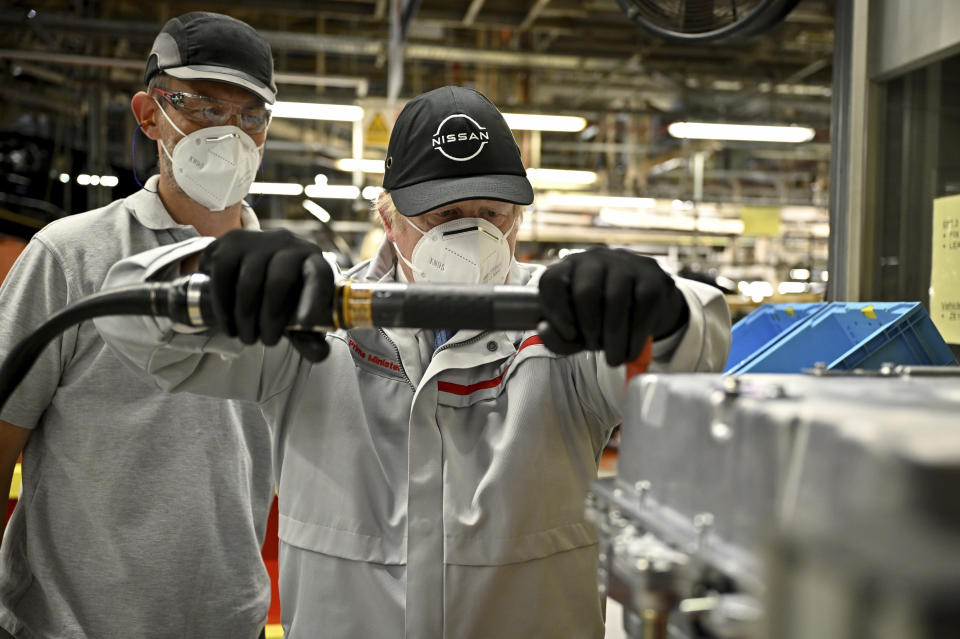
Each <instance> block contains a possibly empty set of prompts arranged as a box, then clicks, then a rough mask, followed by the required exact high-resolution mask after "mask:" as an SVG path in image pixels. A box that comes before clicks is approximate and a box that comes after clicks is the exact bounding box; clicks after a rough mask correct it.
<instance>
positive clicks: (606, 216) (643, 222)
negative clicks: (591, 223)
mask: <svg viewBox="0 0 960 639" xmlns="http://www.w3.org/2000/svg"><path fill="white" fill-rule="evenodd" d="M597 221H598V222H601V223H602V224H608V225H610V226H625V227H628V228H638V229H669V230H674V231H692V230H693V229H694V223H693V218H692V217H688V216H686V215H651V214H649V213H646V212H642V211H638V210H636V209H634V210H630V209H623V208H607V207H603V208H601V209H600V211H599V212H598V213H597Z"/></svg>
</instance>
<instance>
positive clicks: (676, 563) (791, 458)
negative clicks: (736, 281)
mask: <svg viewBox="0 0 960 639" xmlns="http://www.w3.org/2000/svg"><path fill="white" fill-rule="evenodd" d="M957 371H958V369H957V368H956V367H928V368H921V367H913V368H909V367H904V366H892V365H888V366H884V367H883V368H882V369H881V370H880V371H874V372H870V373H866V372H862V371H860V372H854V373H845V374H836V373H833V372H830V371H827V370H825V369H822V368H821V369H817V370H813V371H809V372H808V373H807V374H791V375H775V374H766V375H764V374H756V375H744V376H741V377H724V376H721V375H711V374H679V375H652V374H651V375H641V376H637V377H635V378H633V380H632V381H631V383H630V386H629V389H628V398H627V403H626V406H625V418H624V423H623V427H622V434H621V442H620V453H619V462H618V472H617V475H616V477H610V478H606V479H601V480H599V481H598V482H596V483H595V484H594V486H593V489H592V491H591V493H590V494H589V496H588V499H587V504H586V510H587V516H588V518H589V519H590V520H591V521H592V522H594V524H595V525H596V526H597V529H598V531H599V537H600V563H599V570H598V574H597V577H598V584H599V587H600V590H601V593H605V594H606V595H608V596H609V597H611V598H613V599H614V600H616V601H618V602H620V603H621V604H622V605H623V608H624V628H625V630H626V632H627V635H628V636H629V637H631V638H642V639H663V638H666V637H671V638H673V637H678V638H692V637H705V638H722V639H741V638H743V639H934V638H936V639H941V638H943V639H946V638H948V637H949V638H951V639H954V638H956V637H960V376H958V375H957Z"/></svg>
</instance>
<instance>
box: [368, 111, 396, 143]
mask: <svg viewBox="0 0 960 639" xmlns="http://www.w3.org/2000/svg"><path fill="white" fill-rule="evenodd" d="M363 142H364V144H366V145H367V146H383V147H385V146H387V143H388V142H390V128H389V127H388V126H387V121H386V120H384V119H383V115H381V114H379V113H377V114H374V116H373V119H372V120H371V121H370V126H368V127H367V130H366V133H364V139H363Z"/></svg>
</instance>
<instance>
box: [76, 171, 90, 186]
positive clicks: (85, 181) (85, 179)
mask: <svg viewBox="0 0 960 639" xmlns="http://www.w3.org/2000/svg"><path fill="white" fill-rule="evenodd" d="M77 184H79V185H80V186H87V185H89V184H90V176H89V175H87V174H86V173H81V174H80V175H78V176H77Z"/></svg>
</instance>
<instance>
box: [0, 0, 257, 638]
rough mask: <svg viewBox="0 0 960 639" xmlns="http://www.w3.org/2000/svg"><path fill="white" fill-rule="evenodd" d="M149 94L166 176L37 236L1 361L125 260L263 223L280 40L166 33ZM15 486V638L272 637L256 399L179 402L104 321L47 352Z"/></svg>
mask: <svg viewBox="0 0 960 639" xmlns="http://www.w3.org/2000/svg"><path fill="white" fill-rule="evenodd" d="M144 81H145V83H146V84H147V90H146V91H141V92H139V93H137V94H136V95H134V96H133V99H132V108H133V113H134V115H135V116H136V119H137V122H138V124H139V125H140V128H141V130H142V131H143V133H144V134H145V135H146V136H147V138H149V139H151V140H156V143H157V149H158V153H159V157H160V163H159V164H160V174H159V176H154V177H151V178H150V179H149V180H147V181H146V184H145V185H144V188H143V190H141V191H139V192H137V193H135V194H133V195H131V196H130V197H127V198H125V199H122V200H117V201H115V202H113V203H111V204H109V205H107V206H106V207H104V208H101V209H97V210H94V211H89V212H86V213H82V214H79V215H71V216H69V217H67V218H65V219H63V220H60V221H57V222H54V223H52V224H50V225H48V226H46V227H45V228H44V229H42V230H41V231H39V232H38V233H37V234H36V235H35V236H34V237H33V240H32V241H31V242H30V244H29V245H28V246H27V248H26V249H25V250H24V252H23V254H22V255H21V256H20V258H19V259H18V261H17V263H16V264H15V265H14V267H13V269H12V270H11V271H10V274H9V276H8V277H7V279H6V281H5V282H4V284H3V287H2V288H0V359H2V358H3V357H5V356H6V354H7V353H8V352H9V351H10V349H11V348H12V347H13V345H14V344H16V343H17V342H18V341H19V340H20V339H22V338H23V337H24V336H25V335H27V334H28V333H30V332H31V331H33V330H34V329H35V328H37V327H38V326H39V325H40V324H41V323H42V322H43V321H44V320H46V319H47V318H48V317H49V316H50V315H52V314H53V313H54V312H56V311H59V310H60V309H61V308H63V307H65V306H67V305H68V304H70V303H72V302H73V301H75V300H77V299H79V298H82V297H85V296H87V295H89V294H92V293H94V292H96V291H97V290H99V288H100V284H101V281H102V280H103V278H104V276H105V275H106V272H107V269H108V268H109V267H110V266H111V265H112V264H113V263H115V262H116V261H117V260H119V259H121V258H123V257H125V256H128V255H132V254H134V253H138V252H140V251H144V250H147V249H150V248H153V247H157V246H163V245H168V244H172V243H174V242H177V241H179V240H184V239H188V238H193V237H199V236H201V235H204V236H219V235H221V234H223V233H224V232H226V231H228V230H230V229H239V228H246V229H257V228H259V225H258V223H257V218H256V216H255V215H254V213H253V211H252V210H251V209H250V208H249V207H248V206H246V205H245V204H244V203H243V202H242V198H243V196H245V195H246V194H247V190H248V189H249V187H250V183H251V182H252V180H253V178H254V176H255V174H256V171H257V168H258V166H259V164H260V152H261V149H262V148H263V143H264V139H265V137H266V128H267V124H268V122H269V112H268V111H267V109H266V107H265V104H266V103H272V102H274V100H275V94H276V86H275V84H274V81H273V58H272V55H271V51H270V46H269V45H268V44H267V43H266V41H264V40H263V38H262V37H260V36H259V35H258V34H257V32H256V31H255V30H254V29H253V28H251V27H250V26H249V25H247V24H246V23H244V22H241V21H239V20H236V19H234V18H230V17H228V16H225V15H220V14H213V13H188V14H186V15H182V16H180V17H177V18H174V19H172V20H170V21H169V22H167V23H166V25H165V26H164V27H163V29H162V31H161V32H160V34H159V35H158V36H157V38H156V41H155V43H154V46H153V50H152V51H151V52H150V55H149V57H148V60H147V66H146V74H145V78H144ZM0 419H2V420H3V421H0V490H3V491H7V490H8V489H9V484H10V478H11V474H12V472H13V468H14V464H15V462H16V460H17V456H18V454H19V453H20V451H21V449H22V450H23V485H22V490H21V493H20V500H19V502H18V503H17V507H16V510H15V511H14V513H13V515H12V517H11V519H10V522H9V525H8V526H7V530H6V534H5V536H4V537H3V543H2V546H0V636H3V637H6V636H13V637H17V638H18V639H37V638H47V637H50V638H53V637H56V638H57V639H80V638H98V639H99V638H106V637H131V638H132V637H178V638H179V637H204V638H217V637H222V638H223V639H236V638H238V637H239V638H243V637H250V638H252V637H256V636H258V634H260V633H261V632H262V629H263V627H264V623H265V621H266V617H267V610H268V607H269V601H270V584H269V579H268V577H267V573H266V570H265V568H264V566H263V562H262V560H261V558H260V547H261V545H262V543H263V540H264V534H265V528H266V520H267V513H268V509H269V507H270V503H271V501H272V499H273V495H274V491H273V474H272V455H271V450H272V449H271V441H270V435H269V431H268V429H267V427H266V425H265V424H264V422H263V418H262V416H261V414H260V412H259V410H258V409H257V407H256V406H252V405H248V404H245V403H241V402H236V401H229V400H220V399H210V398H206V397H199V396H193V395H190V396H180V397H172V396H170V395H167V394H165V393H162V392H160V391H159V390H158V389H157V387H156V385H155V384H154V383H153V382H152V381H151V380H149V379H147V378H145V377H137V376H136V375H135V374H134V373H132V372H131V371H129V370H128V369H126V368H125V367H124V366H123V364H122V363H121V362H120V360H119V359H118V358H117V357H116V356H115V355H114V354H113V353H112V352H111V351H110V349H109V348H108V347H107V345H106V344H104V343H103V342H102V341H101V339H100V336H99V335H98V334H97V332H96V330H95V329H94V327H93V325H92V324H91V323H90V322H85V323H83V324H81V325H80V326H79V327H74V328H73V329H72V330H69V331H66V332H65V333H63V334H62V335H61V336H60V337H58V338H57V340H56V341H55V342H54V343H53V345H52V346H51V347H48V348H47V349H46V350H45V351H44V353H43V354H42V355H41V357H40V360H39V361H38V362H37V364H36V365H35V366H34V367H33V369H32V371H31V372H30V374H29V376H28V377H27V379H25V380H24V383H22V384H20V386H19V389H18V390H17V392H16V393H14V395H13V397H12V398H11V399H10V401H9V402H8V403H7V405H6V407H5V408H4V410H3V413H2V415H0Z"/></svg>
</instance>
